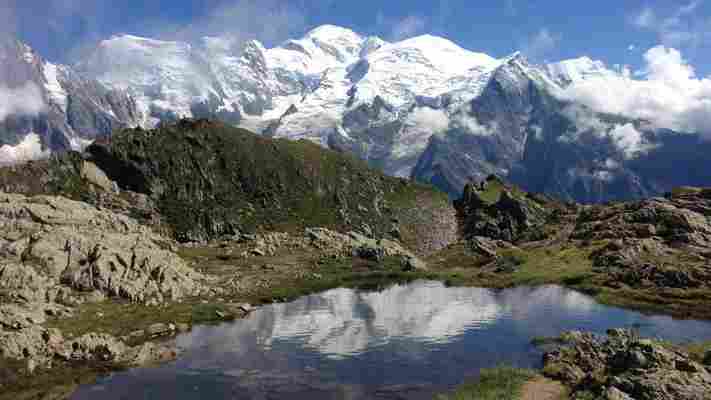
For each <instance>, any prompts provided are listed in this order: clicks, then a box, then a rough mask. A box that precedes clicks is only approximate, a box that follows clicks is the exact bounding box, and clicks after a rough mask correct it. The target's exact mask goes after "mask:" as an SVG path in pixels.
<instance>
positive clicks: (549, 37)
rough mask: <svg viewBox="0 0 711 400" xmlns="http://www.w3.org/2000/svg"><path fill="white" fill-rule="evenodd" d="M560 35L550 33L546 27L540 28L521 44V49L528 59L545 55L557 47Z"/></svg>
mask: <svg viewBox="0 0 711 400" xmlns="http://www.w3.org/2000/svg"><path fill="white" fill-rule="evenodd" d="M561 38H562V36H561V35H559V34H554V33H551V32H550V31H549V30H548V29H547V28H542V29H541V30H539V31H538V32H536V34H535V35H533V36H532V37H531V38H530V39H529V40H528V42H526V43H525V44H524V45H523V46H522V51H523V53H524V54H526V55H527V56H528V57H529V58H530V59H533V60H536V59H539V58H542V57H545V56H546V55H547V54H549V53H550V52H551V51H552V50H554V49H555V48H556V47H558V43H559V42H560V40H561Z"/></svg>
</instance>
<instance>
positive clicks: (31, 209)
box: [0, 193, 201, 302]
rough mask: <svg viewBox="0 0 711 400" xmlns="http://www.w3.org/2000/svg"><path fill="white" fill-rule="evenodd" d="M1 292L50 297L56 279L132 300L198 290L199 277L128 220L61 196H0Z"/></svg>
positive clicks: (174, 296) (162, 243) (161, 241)
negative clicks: (0, 232) (2, 237)
mask: <svg viewBox="0 0 711 400" xmlns="http://www.w3.org/2000/svg"><path fill="white" fill-rule="evenodd" d="M0 230H2V231H3V233H4V235H3V236H4V240H3V242H0V245H1V247H0V271H2V273H0V289H3V290H5V291H6V292H7V294H8V296H9V297H12V298H16V299H24V300H25V301H29V300H46V301H53V300H54V299H52V298H51V297H53V295H56V293H55V292H56V291H53V290H51V289H53V288H54V287H56V286H58V285H59V284H60V283H61V284H64V285H66V286H67V287H70V288H72V289H74V290H78V291H83V292H94V291H99V292H102V293H104V294H105V295H107V296H112V297H119V298H124V299H128V300H131V301H136V302H145V301H148V300H151V299H157V300H159V301H161V302H162V301H163V300H165V299H171V300H174V299H179V298H182V297H185V296H191V295H194V294H197V293H198V292H199V291H200V288H201V285H200V283H199V281H200V280H201V276H200V275H199V274H197V273H195V272H194V271H193V270H192V269H190V268H189V267H187V266H186V264H185V263H184V262H183V260H182V259H181V258H180V257H178V256H177V255H176V254H175V253H174V252H172V251H171V250H170V248H171V244H170V241H169V240H167V239H165V238H163V237H161V236H158V235H157V234H155V233H153V232H152V231H151V230H150V229H148V228H147V227H145V226H142V225H140V224H138V223H137V222H136V221H135V220H133V219H131V218H129V217H127V216H125V215H119V214H115V213H113V212H111V211H108V210H100V209H97V208H96V207H94V206H91V205H89V204H86V203H82V202H77V201H72V200H69V199H66V198H63V197H52V196H36V197H26V196H23V195H16V194H5V193H0Z"/></svg>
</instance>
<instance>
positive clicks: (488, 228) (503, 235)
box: [454, 181, 547, 247]
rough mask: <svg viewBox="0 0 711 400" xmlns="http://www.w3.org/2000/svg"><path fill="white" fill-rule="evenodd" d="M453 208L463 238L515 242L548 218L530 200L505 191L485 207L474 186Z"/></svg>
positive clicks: (471, 186) (485, 204)
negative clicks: (459, 223) (483, 238)
mask: <svg viewBox="0 0 711 400" xmlns="http://www.w3.org/2000/svg"><path fill="white" fill-rule="evenodd" d="M489 182H491V181H489ZM485 184H486V183H484V185H485ZM454 206H455V208H456V209H457V213H458V215H459V218H460V221H461V230H462V233H463V236H464V237H465V238H472V237H477V236H482V237H485V238H488V239H492V240H504V241H507V242H516V241H517V240H519V239H520V238H522V235H523V233H524V232H527V231H528V230H530V229H532V228H535V227H537V226H540V225H542V224H543V223H544V222H545V220H546V216H547V211H546V209H545V208H543V207H542V206H541V205H539V204H538V203H536V202H535V201H533V200H531V199H529V198H526V197H521V196H515V195H514V194H512V193H511V191H510V190H508V189H507V188H505V187H504V188H502V189H501V194H500V197H499V199H498V200H497V201H496V202H493V203H487V202H486V201H485V200H484V199H482V197H481V195H480V194H479V190H478V189H477V188H476V187H475V185H474V184H467V185H466V186H465V188H464V196H463V197H462V199H461V200H457V201H455V202H454ZM484 247H486V246H484Z"/></svg>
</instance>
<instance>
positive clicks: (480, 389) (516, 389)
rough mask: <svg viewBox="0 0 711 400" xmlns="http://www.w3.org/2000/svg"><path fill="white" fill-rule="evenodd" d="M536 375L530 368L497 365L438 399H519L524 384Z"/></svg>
mask: <svg viewBox="0 0 711 400" xmlns="http://www.w3.org/2000/svg"><path fill="white" fill-rule="evenodd" d="M535 377H536V373H535V372H534V371H532V370H528V369H520V368H512V367H496V368H492V369H485V370H482V371H481V375H480V376H479V379H478V380H477V381H475V382H472V383H466V384H463V385H461V386H459V387H457V389H456V390H455V392H454V393H452V394H448V395H440V396H438V397H437V400H518V399H519V397H520V395H521V388H522V387H523V385H524V384H525V383H526V382H528V381H530V380H531V379H533V378H535Z"/></svg>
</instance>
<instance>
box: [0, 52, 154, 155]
mask: <svg viewBox="0 0 711 400" xmlns="http://www.w3.org/2000/svg"><path fill="white" fill-rule="evenodd" d="M0 97H4V98H2V99H0V164H4V163H9V162H15V161H22V160H25V159H29V158H36V157H38V156H43V155H46V154H48V153H49V151H50V150H66V149H78V148H81V147H82V146H83V145H85V144H86V143H88V142H89V141H90V140H91V139H93V138H95V137H97V136H103V135H108V134H110V133H111V131H112V130H114V129H118V128H120V127H123V126H128V125H137V124H139V123H140V122H141V121H142V117H141V115H140V112H138V110H137V109H136V104H135V102H134V101H133V99H132V98H131V97H130V96H129V95H128V94H127V93H124V92H120V91H115V90H110V89H108V88H106V87H105V86H104V85H102V84H100V83H98V82H96V81H93V80H91V79H87V78H85V77H83V76H81V75H79V74H77V73H76V72H74V71H73V70H72V69H71V68H70V67H67V66H64V65H57V64H53V63H51V62H48V61H46V60H44V59H43V58H42V57H41V56H39V55H38V54H37V53H35V52H34V51H33V50H32V49H31V48H30V47H29V46H27V45H25V44H24V43H22V42H20V41H18V40H15V39H12V38H4V39H0ZM3 109H4V111H3Z"/></svg>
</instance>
